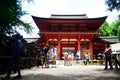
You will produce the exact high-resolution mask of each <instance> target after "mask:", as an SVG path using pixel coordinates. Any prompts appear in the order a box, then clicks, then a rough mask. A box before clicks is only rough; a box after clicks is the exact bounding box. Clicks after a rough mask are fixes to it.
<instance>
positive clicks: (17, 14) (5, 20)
mask: <svg viewBox="0 0 120 80" xmlns="http://www.w3.org/2000/svg"><path fill="white" fill-rule="evenodd" d="M25 14H26V12H25V11H22V7H21V0H0V33H3V32H4V33H6V34H11V33H14V32H15V30H16V28H17V27H19V28H21V27H23V28H24V30H25V31H26V32H27V33H30V32H31V31H32V26H31V25H29V24H28V23H25V22H23V21H22V20H20V18H21V17H22V16H23V15H25Z"/></svg>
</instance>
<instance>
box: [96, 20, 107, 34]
mask: <svg viewBox="0 0 120 80" xmlns="http://www.w3.org/2000/svg"><path fill="white" fill-rule="evenodd" d="M98 32H100V33H101V36H108V35H109V23H107V22H106V21H105V22H104V23H103V24H102V25H101V27H100V28H99V30H98Z"/></svg>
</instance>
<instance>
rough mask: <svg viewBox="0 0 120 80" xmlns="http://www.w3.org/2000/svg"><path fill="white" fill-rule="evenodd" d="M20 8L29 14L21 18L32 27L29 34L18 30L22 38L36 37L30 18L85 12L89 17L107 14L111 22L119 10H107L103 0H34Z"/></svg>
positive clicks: (33, 23) (108, 20)
mask: <svg viewBox="0 0 120 80" xmlns="http://www.w3.org/2000/svg"><path fill="white" fill-rule="evenodd" d="M22 9H23V10H25V11H27V12H28V13H29V14H28V15H25V16H23V17H22V18H21V19H22V20H23V21H25V22H28V23H30V24H31V25H32V26H33V27H34V29H33V32H32V33H31V34H26V33H25V32H24V31H23V30H18V31H19V32H20V33H21V35H23V37H24V38H36V37H39V35H38V32H39V30H38V28H37V26H36V24H35V22H34V21H33V19H32V17H31V16H32V15H33V16H37V17H48V18H49V17H50V15H51V14H87V16H88V17H89V18H97V17H103V16H108V17H107V19H106V21H107V22H108V23H111V22H112V21H114V20H116V19H117V15H118V14H119V12H117V11H116V10H114V11H113V12H110V11H108V10H107V5H106V4H105V0H34V2H33V3H32V2H31V3H27V2H25V1H24V2H23V3H22Z"/></svg>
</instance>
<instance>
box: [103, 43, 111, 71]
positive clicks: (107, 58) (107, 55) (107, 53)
mask: <svg viewBox="0 0 120 80" xmlns="http://www.w3.org/2000/svg"><path fill="white" fill-rule="evenodd" d="M111 52H112V49H111V46H110V45H109V44H107V45H106V48H105V50H104V55H105V68H104V69H105V70H106V69H108V63H109V66H110V69H113V66H112V61H111Z"/></svg>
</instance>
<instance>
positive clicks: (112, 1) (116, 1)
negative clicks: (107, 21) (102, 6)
mask: <svg viewBox="0 0 120 80" xmlns="http://www.w3.org/2000/svg"><path fill="white" fill-rule="evenodd" d="M105 3H106V4H107V5H108V10H110V11H112V10H114V9H116V10H117V11H120V0H106V2H105Z"/></svg>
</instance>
